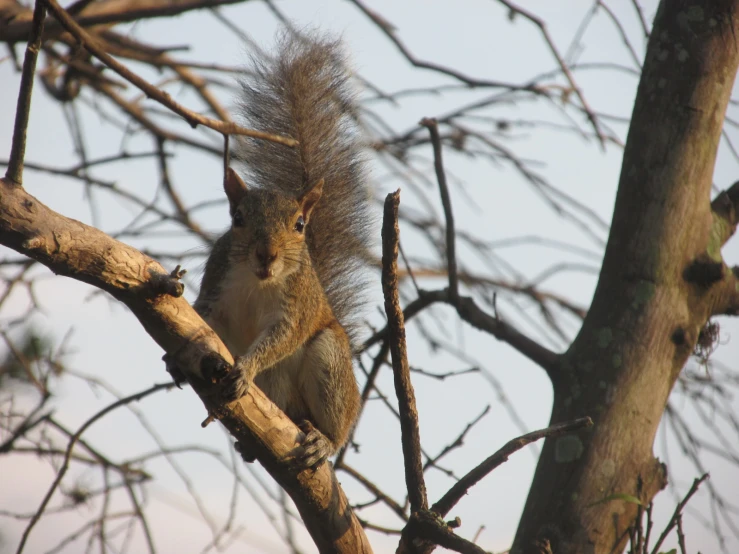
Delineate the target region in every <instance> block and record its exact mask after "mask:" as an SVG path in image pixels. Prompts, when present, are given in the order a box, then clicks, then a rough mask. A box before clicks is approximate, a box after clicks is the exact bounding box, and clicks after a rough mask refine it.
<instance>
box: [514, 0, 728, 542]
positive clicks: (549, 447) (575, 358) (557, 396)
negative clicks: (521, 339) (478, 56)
mask: <svg viewBox="0 0 739 554" xmlns="http://www.w3.org/2000/svg"><path fill="white" fill-rule="evenodd" d="M738 7H739V1H737V0H701V1H690V2H688V1H685V0H670V1H664V2H662V3H661V5H660V8H659V10H658V13H657V16H656V19H655V22H654V28H653V31H652V35H651V38H650V40H649V45H648V50H647V56H646V60H645V63H644V70H643V74H642V78H641V82H640V84H639V88H638V92H637V98H636V104H635V106H634V111H633V115H632V122H631V128H630V130H629V135H628V140H627V144H626V149H625V151H624V158H623V164H622V169H621V178H620V182H619V189H618V196H617V198H616V207H615V212H614V216H613V224H612V227H611V234H610V238H609V241H608V245H607V247H606V253H605V259H604V262H603V268H602V270H601V274H600V279H599V282H598V286H597V289H596V292H595V297H594V299H593V303H592V306H591V308H590V311H589V312H588V315H587V318H586V319H585V322H584V324H583V327H582V329H581V330H580V333H579V334H578V336H577V338H576V340H575V342H574V343H573V344H572V346H571V347H570V349H569V350H568V351H567V352H566V353H565V354H563V355H562V357H561V359H560V363H559V372H558V373H557V374H556V375H555V377H554V383H553V385H554V407H553V410H552V422H559V421H566V420H570V419H574V418H576V417H581V416H585V415H589V416H591V417H592V418H593V420H594V422H595V425H594V426H593V427H592V428H591V429H590V430H588V431H583V432H581V433H580V434H578V435H577V436H574V435H570V436H568V437H560V438H559V439H556V440H553V441H547V442H546V444H545V446H544V448H543V452H542V455H541V458H540V460H539V464H538V467H537V470H536V475H535V477H534V481H533V484H532V487H531V490H530V492H529V497H528V499H527V502H526V506H525V508H524V512H523V515H522V518H521V522H520V524H519V529H518V532H517V535H516V539H515V542H514V546H513V550H512V552H513V553H516V554H520V553H529V552H532V553H533V552H535V553H538V552H546V548H547V542H548V543H549V547H550V548H551V551H552V552H555V553H556V554H569V553H594V554H605V553H612V552H620V551H621V550H623V548H624V546H625V544H626V541H627V536H628V535H627V529H628V527H629V526H630V525H631V524H632V523H633V521H634V517H635V515H636V511H637V506H636V505H635V504H634V503H630V502H627V501H624V500H619V499H613V497H612V495H614V494H619V493H625V494H629V495H633V496H637V497H638V498H639V499H640V500H642V502H645V503H648V502H649V501H650V500H651V499H652V498H653V497H654V495H655V494H656V493H657V492H658V491H659V490H660V489H662V488H663V487H664V486H665V484H666V478H667V476H666V470H665V467H664V466H663V465H662V464H661V463H660V462H659V461H658V460H657V459H656V458H655V457H654V455H653V452H652V446H653V442H654V437H655V434H656V432H657V427H658V425H659V422H660V419H661V418H662V414H663V411H664V408H665V404H666V402H667V398H668V396H669V394H670V391H671V389H672V387H673V385H674V383H675V380H676V379H677V377H678V375H679V373H680V371H681V369H682V368H683V366H684V365H685V363H686V361H687V359H688V357H689V356H690V354H691V352H692V350H693V348H694V346H695V344H696V341H697V339H698V334H699V332H700V329H701V328H702V326H703V325H704V324H705V322H706V321H707V319H708V318H709V317H710V316H711V315H712V314H714V313H722V312H726V311H729V310H730V304H731V302H733V300H731V299H730V297H731V296H735V295H736V278H735V276H734V274H733V273H732V272H731V271H730V270H728V268H727V267H726V265H725V264H724V263H723V262H722V260H721V257H720V256H721V254H720V248H721V246H722V244H723V242H725V241H726V240H727V239H728V238H729V236H730V235H731V233H732V232H733V228H734V227H733V226H734V225H735V210H736V200H735V198H736V196H737V195H736V194H733V192H732V193H731V194H729V195H724V196H723V197H722V199H721V201H717V202H714V206H713V210H714V211H712V206H711V204H710V202H709V198H710V190H711V183H712V175H713V168H714V161H715V157H716V150H717V147H718V142H719V138H720V135H721V128H722V125H723V118H724V113H725V110H726V106H727V103H728V100H729V96H730V93H731V90H732V86H733V83H734V77H735V73H736V69H737V63H738V62H739V49H738V48H737V31H738V30H737V14H736V12H737V8H738ZM594 186H598V184H597V183H594ZM732 199H733V202H732V201H731V200H732ZM688 268H690V269H688ZM686 270H687V271H686ZM609 497H610V498H612V499H610V500H609Z"/></svg>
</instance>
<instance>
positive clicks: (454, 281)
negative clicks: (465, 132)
mask: <svg viewBox="0 0 739 554" xmlns="http://www.w3.org/2000/svg"><path fill="white" fill-rule="evenodd" d="M420 125H422V126H423V127H426V128H427V129H428V130H429V133H430V135H431V144H432V146H433V148H434V168H435V169H436V179H437V180H438V182H439V193H440V194H441V204H442V206H444V218H445V219H446V263H447V268H448V271H449V298H450V300H451V302H452V304H456V303H457V300H458V299H459V284H458V283H459V281H458V278H457V254H456V244H455V243H456V237H455V233H454V214H453V212H452V200H451V198H450V197H449V187H448V186H447V182H446V173H445V172H444V162H443V161H442V157H441V138H439V126H438V124H437V122H436V120H435V119H432V118H424V119H422V120H421V121H420Z"/></svg>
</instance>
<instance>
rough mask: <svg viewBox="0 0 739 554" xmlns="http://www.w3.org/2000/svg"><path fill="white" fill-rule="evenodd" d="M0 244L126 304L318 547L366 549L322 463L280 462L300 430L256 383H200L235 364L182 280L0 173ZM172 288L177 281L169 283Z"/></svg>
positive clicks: (332, 477)
mask: <svg viewBox="0 0 739 554" xmlns="http://www.w3.org/2000/svg"><path fill="white" fill-rule="evenodd" d="M0 197H1V198H2V203H0V244H3V245H4V246H8V247H9V248H12V249H14V250H16V251H17V252H20V253H21V254H25V255H27V256H29V257H31V258H33V259H35V260H37V261H39V262H41V263H42V264H44V265H45V266H47V267H49V268H50V269H51V270H52V271H54V272H55V273H57V274H61V275H65V276H68V277H72V278H74V279H77V280H79V281H82V282H85V283H88V284H90V285H93V286H95V287H97V288H100V289H102V290H104V291H106V292H108V293H110V294H111V295H113V296H114V297H115V298H117V299H118V300H120V301H122V302H123V303H125V304H126V306H128V307H129V308H130V309H131V311H132V312H133V313H134V315H135V316H136V317H137V318H138V319H139V321H140V322H141V324H142V326H143V327H144V329H145V330H146V331H147V332H148V333H149V335H151V337H152V338H153V339H154V340H155V341H156V342H157V343H158V344H159V345H160V346H161V347H162V348H163V349H164V350H165V351H166V352H167V354H168V356H169V357H170V358H171V359H172V360H173V361H174V362H175V363H176V364H177V366H178V367H180V368H181V369H182V370H183V371H186V372H187V373H188V375H190V376H191V377H192V378H191V383H192V385H193V388H194V390H195V392H196V393H197V394H198V396H200V399H201V400H202V401H203V403H204V404H205V406H206V408H207V410H208V412H209V413H210V414H213V415H214V417H217V418H218V419H220V421H221V423H222V424H223V425H224V426H225V427H226V428H227V429H228V430H229V432H230V433H231V434H232V435H233V436H234V437H235V438H236V439H237V440H239V441H240V442H241V441H243V442H244V443H245V444H248V445H249V448H250V451H253V452H255V453H256V455H257V458H258V459H259V461H260V462H261V463H262V465H264V467H265V468H266V469H267V471H268V472H269V473H270V474H271V475H272V476H273V477H274V478H275V480H276V481H277V482H278V483H279V484H280V485H281V486H282V487H283V488H284V489H285V490H286V491H287V493H288V494H289V495H290V497H291V498H292V499H293V501H294V502H295V505H296V506H297V507H298V510H299V512H300V514H301V517H302V518H303V520H304V521H305V524H306V527H307V528H308V531H309V532H310V534H311V536H312V538H313V540H314V541H315V543H316V545H317V546H318V548H319V549H320V550H322V551H331V552H347V553H353V552H361V553H368V552H371V547H370V545H369V543H368V541H367V537H366V535H365V534H364V531H363V530H362V528H361V526H360V524H359V521H358V520H357V518H356V516H355V515H354V513H353V512H352V510H351V508H350V506H349V503H348V501H347V498H346V496H345V495H344V492H343V490H342V489H341V487H340V486H339V484H338V482H337V481H336V476H335V475H334V473H333V471H332V469H331V468H330V464H323V465H322V466H321V467H320V468H318V470H316V471H315V472H313V471H311V470H304V471H302V472H300V473H298V474H296V473H295V471H294V470H293V469H291V468H290V467H289V466H288V465H287V463H286V460H289V459H290V456H291V453H292V452H294V450H295V449H296V448H297V447H298V446H299V442H298V440H297V439H298V438H299V437H300V431H299V429H298V428H297V427H296V426H295V424H294V423H293V422H292V421H291V420H290V419H289V418H288V417H287V416H286V415H285V414H284V413H282V412H281V411H280V410H279V409H278V408H277V407H276V406H275V405H274V404H272V402H270V400H269V399H268V398H267V397H266V396H265V395H264V393H262V392H261V391H260V390H259V389H258V388H257V387H251V388H250V390H249V392H248V394H247V395H246V396H244V397H243V398H241V399H240V400H238V401H237V402H232V403H231V404H229V405H227V406H221V405H219V403H218V402H217V400H216V398H215V397H214V395H213V390H212V387H209V386H208V385H207V384H206V383H204V382H203V381H202V380H201V379H199V376H200V375H202V373H201V367H203V362H205V363H206V364H207V363H208V362H210V363H213V361H220V363H221V364H223V363H224V362H225V363H227V364H231V363H233V358H232V357H231V354H230V353H229V352H228V350H227V349H226V347H225V346H224V344H223V343H222V342H221V340H220V339H219V338H218V336H217V335H216V334H215V333H214V332H213V331H212V330H211V329H210V328H209V327H208V326H207V325H206V324H205V322H204V321H203V320H202V319H201V318H200V316H199V315H198V314H197V313H196V312H195V310H194V309H193V308H192V307H191V306H190V304H189V303H188V302H187V301H186V300H185V299H184V298H182V296H181V293H182V285H181V284H180V283H179V282H177V281H176V280H174V279H173V278H172V277H170V276H169V275H168V274H167V272H166V271H165V270H164V268H162V266H161V265H159V264H158V263H157V262H156V261H154V260H152V259H151V258H149V257H148V256H145V255H143V254H142V253H141V252H139V251H137V250H136V249H134V248H132V247H130V246H128V245H125V244H123V243H121V242H118V241H116V240H114V239H112V238H110V237H109V236H107V235H106V234H105V233H103V232H102V231H99V230H97V229H95V228H92V227H89V226H87V225H84V224H83V223H80V222H79V221H75V220H72V219H68V218H66V217H64V216H62V215H60V214H58V213H56V212H54V211H52V210H50V209H49V208H47V207H46V206H45V205H43V204H42V203H41V202H39V201H38V200H37V199H36V198H34V197H33V196H31V195H30V194H28V193H27V192H26V191H25V190H24V189H23V188H22V187H20V186H18V185H16V184H14V183H12V182H10V181H9V180H7V179H0ZM177 285H179V286H177Z"/></svg>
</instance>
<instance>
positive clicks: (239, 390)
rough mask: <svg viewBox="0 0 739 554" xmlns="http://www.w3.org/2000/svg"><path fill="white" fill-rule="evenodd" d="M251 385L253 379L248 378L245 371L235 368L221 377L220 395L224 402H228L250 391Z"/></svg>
mask: <svg viewBox="0 0 739 554" xmlns="http://www.w3.org/2000/svg"><path fill="white" fill-rule="evenodd" d="M249 387H251V379H247V378H246V377H245V376H244V373H243V372H241V371H238V370H237V369H236V368H234V369H232V370H231V371H229V372H228V373H227V374H226V375H225V376H223V377H222V378H221V382H220V395H221V398H222V399H223V401H224V403H226V404H228V403H229V402H233V401H234V400H238V399H239V398H241V397H242V396H244V395H245V394H246V393H247V392H249Z"/></svg>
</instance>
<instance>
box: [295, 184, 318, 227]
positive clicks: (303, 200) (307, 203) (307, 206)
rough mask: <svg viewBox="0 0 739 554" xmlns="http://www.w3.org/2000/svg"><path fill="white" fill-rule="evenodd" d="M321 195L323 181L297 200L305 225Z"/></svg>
mask: <svg viewBox="0 0 739 554" xmlns="http://www.w3.org/2000/svg"><path fill="white" fill-rule="evenodd" d="M321 193H323V179H321V180H320V181H318V182H317V183H316V184H315V185H313V186H312V187H311V188H309V189H308V190H306V191H305V192H304V193H303V194H302V195H301V196H300V198H298V204H300V209H301V210H303V219H305V222H306V223H308V219H309V218H310V213H311V212H312V211H313V208H314V207H315V205H316V203H317V202H318V201H319V200H320V199H321Z"/></svg>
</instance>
